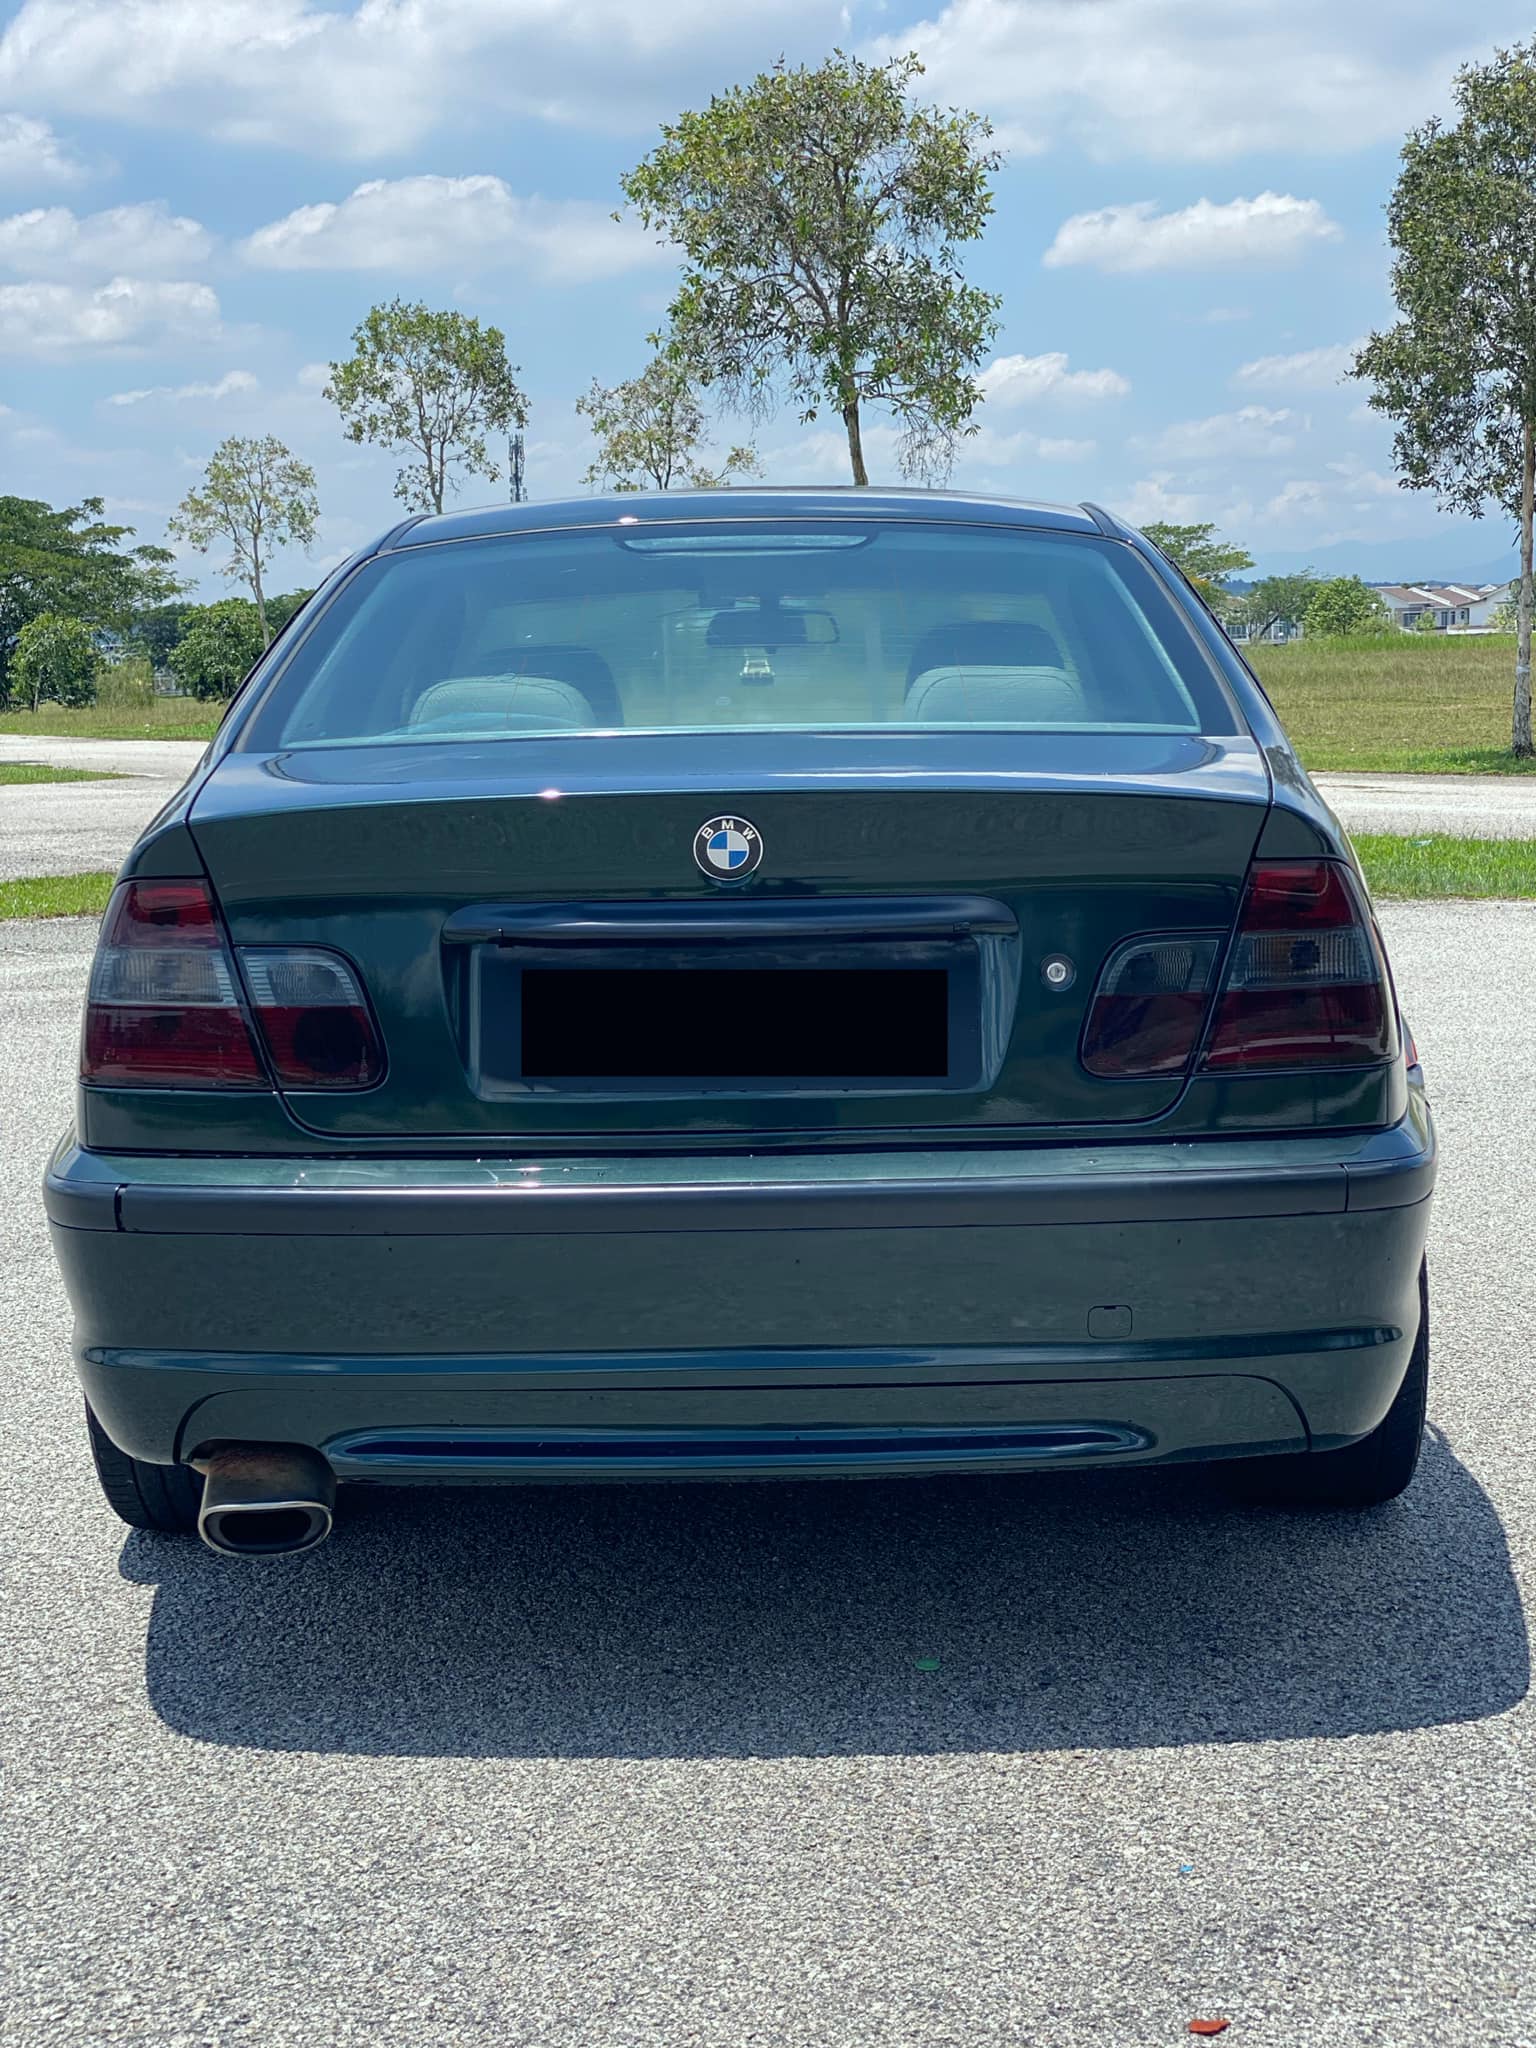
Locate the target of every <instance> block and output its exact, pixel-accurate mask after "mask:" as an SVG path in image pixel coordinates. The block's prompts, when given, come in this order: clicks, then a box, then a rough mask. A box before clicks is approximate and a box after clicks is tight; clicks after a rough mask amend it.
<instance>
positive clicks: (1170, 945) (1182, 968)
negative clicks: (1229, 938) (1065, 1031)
mask: <svg viewBox="0 0 1536 2048" xmlns="http://www.w3.org/2000/svg"><path fill="white" fill-rule="evenodd" d="M1220 945H1221V942H1220V940H1219V939H1218V938H1217V937H1216V936H1215V934H1214V933H1195V934H1194V935H1193V936H1191V937H1189V938H1172V937H1165V938H1159V937H1151V938H1140V939H1128V940H1127V941H1126V943H1125V944H1124V945H1123V946H1117V947H1116V948H1115V950H1114V952H1113V953H1111V954H1110V956H1109V958H1108V960H1107V961H1106V962H1105V963H1104V971H1103V973H1102V974H1101V975H1100V976H1099V985H1098V987H1097V988H1096V989H1095V990H1094V994H1093V1003H1092V1006H1091V1008H1090V1009H1089V1012H1088V1022H1087V1024H1086V1025H1085V1026H1084V1028H1083V1065H1084V1066H1085V1067H1086V1068H1087V1069H1088V1071H1089V1073H1090V1074H1097V1075H1099V1076H1100V1077H1101V1078H1102V1079H1104V1080H1111V1081H1124V1080H1130V1079H1133V1078H1135V1077H1138V1076H1141V1075H1147V1074H1180V1073H1182V1072H1183V1071H1184V1069H1185V1068H1186V1067H1187V1066H1188V1065H1189V1062H1190V1059H1191V1057H1192V1055H1193V1053H1194V1050H1195V1047H1196V1046H1197V1045H1198V1044H1199V1042H1200V1028H1201V1026H1202V1025H1203V1024H1204V1022H1205V1006H1206V999H1207V996H1208V993H1209V990H1210V985H1211V970H1212V968H1213V967H1214V966H1215V965H1216V955H1217V952H1218V951H1219V950H1220Z"/></svg>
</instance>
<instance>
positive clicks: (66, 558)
mask: <svg viewBox="0 0 1536 2048" xmlns="http://www.w3.org/2000/svg"><path fill="white" fill-rule="evenodd" d="M103 512H104V507H103V504H102V501H101V499H100V498H85V499H82V501H81V502H80V503H79V504H78V505H70V506H66V507H64V508H63V509H59V510H56V509H55V508H54V507H53V506H51V505H46V504H44V503H43V502H42V501H41V500H40V499H36V498H9V497H0V704H4V703H6V702H7V701H8V699H9V695H10V688H11V682H10V666H11V662H12V660H13V659H14V656H15V650H16V643H17V638H18V636H19V635H20V633H21V631H22V628H23V627H24V626H25V625H26V624H27V622H28V621H29V620H30V619H35V618H39V617H41V616H42V615H43V614H44V613H45V612H51V613H54V614H56V615H57V616H58V617H60V618H66V619H78V620H80V621H81V622H82V623H83V624H84V625H86V626H88V627H90V628H91V629H92V630H93V631H95V632H101V633H123V632H126V631H127V630H128V628H129V625H130V623H131V621H132V619H133V617H134V615H135V613H136V612H139V611H141V610H142V609H143V608H144V607H145V606H148V605H154V604H160V603H163V602H164V601H165V600H166V599H168V598H171V597H174V596H175V595H176V593H177V591H178V590H180V589H181V587H182V586H181V584H180V583H179V582H178V581H177V579H176V577H175V576H174V575H173V574H172V573H171V570H172V564H173V561H174V557H173V556H172V555H171V554H170V552H169V551H168V550H167V549H165V548H161V547H134V548H124V547H123V546H122V545H121V543H122V542H123V541H125V540H128V539H130V538H131V537H132V534H133V528H132V527H131V526H117V525H113V524H112V523H111V522H110V521H108V520H106V519H105V518H104V517H103Z"/></svg>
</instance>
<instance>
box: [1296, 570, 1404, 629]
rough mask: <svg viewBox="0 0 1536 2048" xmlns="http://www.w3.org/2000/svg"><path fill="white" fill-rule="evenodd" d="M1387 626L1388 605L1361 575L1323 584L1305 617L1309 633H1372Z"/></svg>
mask: <svg viewBox="0 0 1536 2048" xmlns="http://www.w3.org/2000/svg"><path fill="white" fill-rule="evenodd" d="M1386 623H1387V608H1386V606H1385V605H1384V604H1383V603H1382V601H1381V599H1380V598H1379V597H1378V596H1377V595H1376V593H1375V591H1374V590H1372V589H1370V588H1369V586H1368V585H1366V584H1364V583H1362V582H1361V581H1360V578H1359V577H1358V576H1335V577H1333V578H1331V579H1330V580H1329V581H1328V582H1327V583H1319V584H1318V586H1317V588H1316V590H1315V591H1313V593H1312V598H1311V602H1310V603H1309V604H1308V606H1307V609H1306V611H1305V612H1304V613H1303V615H1302V624H1303V625H1304V626H1305V627H1306V629H1307V631H1308V632H1309V633H1320V634H1331V633H1368V632H1370V631H1372V630H1373V628H1376V627H1380V626H1384V625H1386Z"/></svg>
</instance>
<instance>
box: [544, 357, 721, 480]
mask: <svg viewBox="0 0 1536 2048" xmlns="http://www.w3.org/2000/svg"><path fill="white" fill-rule="evenodd" d="M576 410H577V412H578V413H580V414H581V415H582V416H583V417H584V418H585V419H587V420H588V421H590V423H591V427H592V437H593V439H594V440H595V441H596V443H597V459H596V460H595V461H594V462H593V464H592V466H591V468H590V469H589V470H588V471H587V474H586V481H587V482H588V483H589V484H592V485H594V486H595V487H597V488H599V489H606V490H610V491H669V490H671V489H672V488H673V486H674V485H679V484H684V485H687V486H689V487H690V488H692V489H694V490H714V489H717V488H719V487H720V486H721V485H723V484H726V483H728V482H729V481H730V479H731V478H732V477H733V476H754V475H756V474H757V471H758V462H757V456H756V455H755V453H754V452H753V450H752V449H750V448H731V449H728V450H727V451H726V454H725V456H724V458H723V459H722V460H721V461H720V462H719V465H718V467H711V466H710V459H709V457H708V454H707V444H708V441H709V423H708V421H707V420H706V418H705V416H704V408H703V406H702V405H701V404H700V402H699V394H698V389H697V386H696V385H695V383H694V380H693V379H692V378H691V377H690V376H689V374H688V371H687V369H686V368H685V367H684V365H683V364H682V363H681V362H679V361H677V360H676V358H674V357H671V356H667V355H658V356H656V357H654V358H653V360H652V361H651V362H650V363H648V364H647V366H646V367H645V369H643V370H642V371H641V372H640V375H639V376H638V377H631V378H630V379H629V381H628V382H627V383H624V384H616V385H614V386H613V388H612V389H611V390H608V389H605V388H604V386H603V385H601V384H599V383H597V382H596V380H594V381H593V385H592V389H591V390H590V391H589V392H587V394H586V395H585V397H583V398H578V399H577V401H576Z"/></svg>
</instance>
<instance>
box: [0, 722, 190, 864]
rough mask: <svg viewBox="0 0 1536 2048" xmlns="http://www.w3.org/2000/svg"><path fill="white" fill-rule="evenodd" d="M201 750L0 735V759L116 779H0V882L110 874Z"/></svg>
mask: <svg viewBox="0 0 1536 2048" xmlns="http://www.w3.org/2000/svg"><path fill="white" fill-rule="evenodd" d="M203 752H204V747H203V743H202V742H201V741H200V740H75V739H49V738H48V737H46V736H43V737H40V738H37V739H33V738H32V737H31V736H30V735H26V736H20V737H18V736H17V735H16V734H14V733H0V763H4V762H7V761H36V762H40V763H42V764H43V765H44V766H46V767H53V768H79V769H84V770H88V771H90V772H92V773H102V774H108V775H116V776H120V777H122V778H123V779H122V780H121V781H116V782H17V783H0V882H7V881H11V880H12V879H14V878H15V877H16V876H18V875H87V874H94V873H96V872H98V871H99V870H102V869H105V870H106V871H107V872H108V873H115V872H116V871H117V869H118V867H119V866H120V865H121V864H122V859H123V856H124V854H125V853H127V851H128V849H129V847H130V846H132V844H133V842H134V840H135V839H137V838H138V836H139V834H140V833H141V832H142V831H143V829H144V827H145V826H146V825H147V824H148V823H149V821H150V819H151V818H153V817H154V815H155V813H156V812H157V811H159V810H160V809H161V807H162V806H163V805H164V804H165V803H166V802H167V801H168V799H169V798H171V797H173V796H174V795H175V794H176V792H177V790H178V789H180V787H181V785H182V783H183V782H185V781H186V779H187V777H188V775H189V774H190V773H191V772H192V770H193V768H194V767H195V766H196V765H197V762H198V760H199V759H200V757H201V756H202V754H203Z"/></svg>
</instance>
